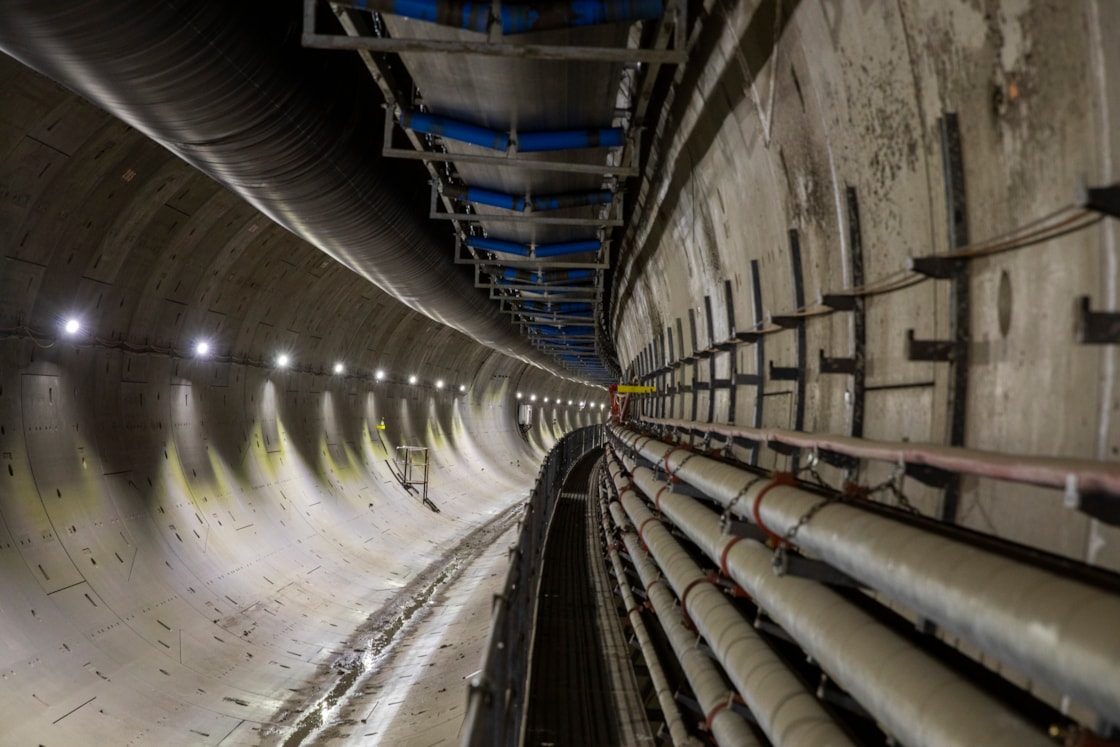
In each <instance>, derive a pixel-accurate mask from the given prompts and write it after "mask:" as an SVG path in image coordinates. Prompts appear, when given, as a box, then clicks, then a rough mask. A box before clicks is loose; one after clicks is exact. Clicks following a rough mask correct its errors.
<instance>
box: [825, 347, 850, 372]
mask: <svg viewBox="0 0 1120 747" xmlns="http://www.w3.org/2000/svg"><path fill="white" fill-rule="evenodd" d="M819 354H820V355H819V361H820V370H821V373H822V374H854V373H855V372H856V359H855V358H829V357H826V356H825V354H824V351H823V350H820V351H819Z"/></svg>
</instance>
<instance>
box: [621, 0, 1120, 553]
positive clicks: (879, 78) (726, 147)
mask: <svg viewBox="0 0 1120 747" xmlns="http://www.w3.org/2000/svg"><path fill="white" fill-rule="evenodd" d="M711 19H712V22H711V24H710V25H711V29H709V28H704V29H702V30H701V31H700V33H699V37H700V38H699V39H698V41H697V43H696V45H695V46H694V47H693V49H692V52H691V54H692V58H691V59H690V63H689V65H688V66H687V67H686V68H685V69H683V70H682V72H681V73H680V74H679V75H678V84H677V87H676V88H675V90H674V91H673V92H672V93H671V94H670V97H669V100H668V102H667V105H666V109H665V113H664V116H663V118H662V120H661V121H660V123H659V131H658V133H657V136H656V139H655V141H654V144H653V151H654V155H653V156H652V157H651V158H652V159H658V162H657V166H656V168H655V169H652V170H649V171H647V173H646V176H645V179H644V181H643V184H642V187H641V194H640V197H639V201H638V206H637V208H636V211H637V212H636V214H637V218H636V219H635V220H633V221H632V222H631V223H630V224H629V225H628V227H627V245H626V246H625V249H624V251H623V254H622V260H621V268H620V270H619V273H618V280H617V282H616V285H615V289H614V290H615V303H616V305H615V307H614V310H613V319H612V329H613V331H614V334H615V337H616V339H617V344H618V347H619V357H620V361H621V363H622V367H623V370H626V369H627V366H628V365H630V364H631V363H632V362H634V361H635V359H636V358H637V357H638V356H639V354H640V353H641V352H642V350H643V349H644V348H645V347H646V346H647V345H648V344H649V343H650V342H651V341H653V340H654V338H656V337H658V336H661V337H662V338H663V339H666V330H667V329H668V330H671V333H672V335H673V336H674V338H677V337H679V335H678V329H683V331H684V337H685V339H684V353H685V355H689V354H691V353H692V351H693V348H692V347H691V345H692V338H691V334H690V331H689V314H690V313H691V314H692V315H693V316H694V317H695V319H696V320H697V329H698V333H697V338H698V342H697V347H698V348H705V347H707V345H708V342H707V339H708V337H707V330H706V320H705V315H706V310H705V301H706V300H708V301H709V302H710V304H711V306H712V307H713V309H714V313H713V326H714V335H713V338H714V339H715V340H717V341H719V340H724V339H727V338H728V337H729V336H730V334H731V333H732V331H733V330H731V329H729V326H731V325H729V324H728V322H727V314H726V311H725V310H726V307H727V303H728V299H727V295H728V293H727V288H730V291H731V295H732V296H733V298H732V299H731V302H732V303H733V306H734V314H735V319H734V325H733V326H734V329H735V330H738V331H740V332H741V331H743V330H749V329H752V328H754V327H755V326H756V325H758V326H760V327H766V326H768V325H769V323H770V319H771V317H773V316H781V315H788V314H791V313H793V312H795V311H797V310H798V308H799V306H800V307H802V308H805V307H812V306H814V305H815V304H817V303H818V300H819V299H820V297H821V295H822V294H828V293H837V292H842V291H843V290H844V289H847V288H851V287H852V285H853V282H852V277H851V264H850V263H851V251H852V237H851V233H850V231H851V221H850V219H849V213H848V190H849V189H851V190H853V191H854V193H855V194H856V196H857V199H858V206H859V227H860V229H861V237H862V252H863V266H864V275H865V278H866V282H868V283H874V282H876V281H879V280H882V279H883V278H889V277H891V276H894V275H895V274H897V273H899V272H900V271H903V270H905V269H906V267H907V261H908V259H909V258H910V257H921V256H926V255H931V254H937V253H944V252H946V251H948V250H949V249H950V248H951V244H950V236H949V235H948V231H949V229H948V220H947V217H946V215H947V213H946V209H947V208H946V196H945V181H946V177H945V175H944V172H943V158H942V149H941V143H940V136H939V120H940V119H941V118H942V117H944V116H945V115H946V114H947V113H955V114H956V115H957V117H958V121H959V127H960V138H961V143H962V146H961V148H962V159H963V166H964V183H965V192H966V195H967V198H966V213H967V215H966V219H967V222H968V228H969V232H970V235H971V240H972V241H981V240H984V239H988V238H989V237H994V236H999V235H1002V234H1005V233H1006V232H1008V231H1011V230H1013V229H1016V228H1019V227H1020V226H1023V225H1025V224H1028V223H1031V222H1032V221H1036V220H1038V219H1040V218H1043V217H1044V216H1047V215H1050V214H1051V213H1053V212H1054V211H1056V210H1058V209H1061V208H1064V207H1067V206H1069V205H1071V203H1072V202H1073V201H1074V199H1075V190H1076V185H1077V183H1078V180H1079V179H1080V178H1082V177H1084V178H1085V179H1087V181H1088V182H1089V183H1090V184H1110V183H1112V182H1114V181H1115V180H1116V173H1117V171H1116V169H1117V164H1118V163H1120V152H1118V150H1117V144H1118V134H1117V128H1116V126H1115V122H1116V119H1115V117H1116V113H1117V106H1118V99H1120V68H1118V67H1117V62H1118V60H1117V51H1116V49H1115V46H1116V45H1115V44H1113V43H1111V42H1110V41H1109V40H1111V39H1115V38H1116V33H1117V31H1118V29H1120V26H1118V25H1117V23H1118V20H1117V8H1116V6H1115V4H1110V3H1096V2H1085V3H1061V2H1025V1H1024V2H960V3H956V2H944V3H918V2H913V3H910V2H898V3H868V2H863V3H836V2H780V3H776V2H755V3H739V4H726V3H716V4H714V5H713V8H712V10H711ZM791 231H796V232H797V239H798V243H799V249H800V255H801V256H800V267H799V270H800V272H801V274H802V276H803V282H804V300H803V301H802V303H801V304H798V303H797V301H796V299H795V297H794V295H793V292H792V291H793V285H794V284H793V268H792V267H791V264H792V259H791V250H790V243H791V239H790V232H791ZM1116 231H1117V229H1116V226H1115V221H1104V222H1101V223H1099V224H1097V225H1096V226H1094V227H1092V228H1089V229H1087V230H1084V231H1080V232H1077V233H1074V234H1072V235H1069V236H1065V237H1063V238H1060V239H1058V240H1054V241H1050V242H1048V243H1045V244H1043V245H1041V246H1034V247H1029V248H1025V249H1021V250H1017V251H1012V252H1008V253H1004V254H995V255H992V256H990V257H985V258H982V259H977V260H974V261H972V262H971V264H970V280H969V283H970V290H971V299H972V303H971V307H970V310H969V314H968V323H969V326H970V330H971V337H972V343H971V347H970V351H971V362H970V365H969V368H968V392H967V407H966V412H967V416H966V423H965V439H964V443H965V444H966V445H967V446H971V447H976V448H981V449H991V450H997V451H1005V452H1012V453H1023V454H1052V455H1068V456H1080V457H1099V458H1114V457H1115V456H1116V455H1117V454H1118V453H1120V436H1118V435H1117V433H1116V423H1115V420H1116V419H1115V417H1113V413H1114V412H1115V410H1116V408H1117V407H1118V406H1120V401H1118V399H1117V394H1116V391H1115V361H1114V353H1113V351H1112V350H1111V348H1108V347H1100V346H1090V345H1082V344H1078V343H1077V342H1076V341H1075V338H1074V334H1073V331H1074V326H1075V318H1076V310H1077V306H1076V303H1077V301H1076V300H1077V298H1078V297H1079V296H1083V295H1087V296H1089V297H1091V298H1092V299H1094V303H1098V299H1099V304H1100V305H1101V307H1107V308H1113V307H1114V305H1113V304H1112V301H1113V300H1114V298H1115V292H1116V291H1115V283H1116V277H1117V268H1116V256H1115V253H1116ZM752 262H757V266H758V268H759V273H760V280H761V283H760V285H761V291H762V292H761V296H762V315H761V316H760V317H758V318H755V317H754V316H753V315H752V305H751V288H752V286H751V283H752V275H751V271H752V270H751V264H752ZM953 308H954V307H953V305H952V303H951V299H950V296H949V284H948V283H947V282H945V281H936V280H927V281H926V282H923V283H920V284H917V285H914V286H912V287H908V288H906V289H904V290H901V291H898V292H895V293H890V294H884V295H879V296H875V297H872V298H868V299H867V300H866V313H867V346H866V353H865V356H866V358H865V364H866V376H867V381H866V385H867V392H866V398H865V402H864V408H865V413H866V416H865V426H864V429H863V432H864V435H865V436H866V437H868V438H876V439H884V440H891V441H900V440H909V441H915V442H933V443H945V442H946V432H947V427H948V424H947V417H948V415H947V413H948V405H947V403H948V401H949V397H950V393H949V384H950V382H949V378H948V374H947V365H946V364H945V363H941V362H930V361H911V360H909V359H908V356H907V350H906V342H907V330H909V329H912V330H914V337H915V338H916V339H919V340H934V339H947V338H948V337H949V335H950V319H951V316H952V314H953ZM1001 309H1002V310H1001ZM850 316H851V315H848V314H841V313H837V314H833V315H830V316H822V317H812V318H809V319H808V320H806V321H805V324H804V329H805V335H806V349H807V352H808V356H807V358H808V365H809V369H810V370H809V373H808V375H807V377H806V380H805V393H804V396H805V408H804V412H805V419H804V428H805V429H806V430H809V431H818V432H834V433H849V432H850V427H851V421H852V399H853V392H852V389H851V387H852V384H851V377H849V376H842V375H841V376H836V375H823V374H822V373H821V372H820V366H819V359H818V356H819V355H820V354H822V353H823V355H825V356H837V357H844V356H848V355H851V354H852V353H851V351H852V344H853V330H852V327H851V321H850ZM1001 316H1002V317H1003V318H1002V319H1001ZM678 323H680V325H681V326H680V327H678V326H677V324H678ZM679 342H680V340H678V339H674V346H676V345H677V344H679ZM765 345H766V348H765V350H766V355H765V358H766V363H767V364H771V365H774V366H779V367H781V366H791V365H794V364H795V363H796V357H797V354H798V353H797V349H796V345H795V335H794V334H793V333H792V332H789V333H783V334H774V335H768V336H767V337H766V340H765ZM745 347H746V346H743V348H745ZM818 351H820V352H818ZM731 355H739V356H740V357H739V360H738V371H739V372H740V373H757V371H755V369H754V366H755V358H754V355H753V352H750V351H748V350H745V349H742V348H741V349H740V350H739V352H737V353H735V352H731V353H722V354H720V355H717V356H716V364H715V365H716V368H715V377H716V378H717V379H718V378H725V377H726V376H727V373H726V370H727V366H728V360H727V359H728V358H729V357H730V356H731ZM698 372H699V379H698V380H699V381H701V382H707V381H708V380H709V379H710V378H711V377H710V374H709V369H708V366H707V364H705V365H703V366H701V367H700V368H699V369H698ZM680 376H681V377H682V378H680V379H678V382H683V383H684V384H686V385H687V384H689V383H690V382H691V380H692V379H691V377H692V373H691V368H690V367H689V366H685V367H683V369H682V373H681V374H680ZM720 394H721V393H717V394H716V395H714V396H716V401H715V403H714V407H713V408H712V410H713V412H714V415H715V417H716V419H717V420H720V421H724V422H726V421H727V420H728V419H729V418H730V419H733V422H736V423H742V424H751V423H753V422H760V423H761V424H762V425H765V426H777V427H791V422H792V418H793V416H794V411H795V406H796V398H797V393H796V386H795V384H794V383H792V382H788V381H773V380H768V381H767V382H766V383H765V392H764V396H763V398H762V401H763V406H762V413H761V418H760V419H759V420H758V421H756V420H755V419H754V418H755V398H754V397H753V396H745V395H744V394H743V393H740V394H739V396H738V398H737V400H736V407H735V409H734V411H731V409H730V403H729V402H728V400H727V399H726V397H724V398H723V399H720ZM692 396H693V395H691V394H687V393H679V394H676V395H675V396H674V397H672V398H670V400H671V402H672V405H671V406H673V407H674V416H675V417H685V418H688V417H689V416H690V415H691V413H692V399H691V398H692ZM695 396H696V397H697V399H698V400H699V402H698V405H699V406H698V411H699V414H700V415H701V418H700V419H704V418H703V416H704V415H705V414H706V413H707V412H708V406H709V403H708V397H709V396H713V395H710V394H709V392H708V391H707V390H701V391H699V392H698V393H697V394H696V395H695ZM668 406H669V405H667V407H668ZM651 407H652V405H651ZM651 412H652V410H651ZM682 412H683V413H684V415H683V416H682ZM776 463H778V458H776V457H773V456H772V457H771V461H770V462H769V465H773V464H776ZM785 463H788V462H785ZM888 473H889V468H881V469H876V468H872V469H871V470H870V471H869V473H868V474H867V475H865V476H866V477H868V478H869V482H870V481H873V480H872V479H870V478H878V477H882V476H885V475H886V474H888ZM912 491H913V495H912V496H911V497H912V498H913V499H914V500H915V502H916V504H917V505H919V506H920V507H921V508H922V509H923V510H925V511H930V512H933V511H935V510H936V505H937V504H936V501H937V495H938V491H934V490H929V489H925V488H923V487H922V486H920V485H917V484H916V483H912ZM957 519H958V521H959V522H960V523H962V524H963V525H965V526H969V527H972V528H975V529H978V530H980V531H983V532H988V533H992V534H996V535H999V536H1003V537H1007V538H1009V539H1012V540H1015V541H1018V542H1023V543H1026V544H1029V545H1034V546H1038V547H1042V548H1044V549H1046V550H1048V551H1051V552H1055V553H1059V554H1062V555H1066V556H1069V557H1073V558H1077V559H1080V560H1086V561H1089V562H1091V563H1095V564H1099V565H1103V566H1106V567H1110V568H1117V567H1120V533H1117V532H1116V531H1115V530H1114V529H1112V528H1110V527H1108V526H1106V525H1103V524H1101V523H1099V522H1097V521H1094V520H1091V519H1090V518H1088V517H1086V516H1084V515H1080V514H1077V513H1076V512H1071V511H1070V510H1069V509H1067V508H1065V507H1064V506H1063V504H1062V496H1061V495H1060V494H1058V493H1057V492H1055V491H1044V490H1036V489H1032V488H1030V487H1024V486H1019V485H1009V484H1005V483H997V482H994V481H987V480H976V479H966V480H965V481H964V484H963V486H962V496H961V502H960V505H959V508H958V513H957Z"/></svg>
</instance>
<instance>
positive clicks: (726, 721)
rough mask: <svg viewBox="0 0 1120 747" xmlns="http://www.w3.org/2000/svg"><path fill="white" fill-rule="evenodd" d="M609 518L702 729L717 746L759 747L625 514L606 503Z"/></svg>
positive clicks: (721, 677) (721, 678) (614, 504)
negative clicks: (693, 698)
mask: <svg viewBox="0 0 1120 747" xmlns="http://www.w3.org/2000/svg"><path fill="white" fill-rule="evenodd" d="M610 513H611V518H613V519H614V524H615V526H616V527H618V531H619V535H620V536H621V537H622V543H623V544H624V545H626V552H627V553H628V554H629V555H630V559H631V560H632V561H633V562H634V568H635V570H637V571H638V578H639V579H641V582H642V585H643V586H644V587H645V589H646V595H647V596H648V597H649V601H650V603H651V604H652V605H653V612H654V614H655V615H657V619H658V621H659V622H660V623H661V629H662V630H663V631H664V632H665V636H666V637H667V638H668V639H669V645H670V646H671V647H672V649H673V653H674V654H676V657H677V661H678V662H679V663H680V665H681V669H682V670H683V671H684V676H685V679H687V680H688V684H689V687H691V688H692V692H693V694H694V695H695V696H696V700H697V702H699V703H700V707H701V708H702V709H703V710H704V713H705V714H707V723H706V726H707V727H708V728H709V729H710V730H711V732H712V735H713V736H714V737H715V738H716V743H717V744H720V745H736V747H739V746H740V745H741V746H742V747H761V744H760V742H759V741H758V739H756V738H755V735H754V732H752V731H751V729H750V727H749V726H747V723H746V722H745V721H744V720H743V718H742V717H741V716H740V715H739V714H737V713H735V711H733V710H731V708H729V707H728V706H729V705H730V702H731V697H732V696H733V693H731V692H728V689H727V685H726V683H725V681H724V679H723V676H722V675H721V674H720V672H719V670H718V669H717V668H716V665H715V664H713V663H712V661H711V659H709V658H708V657H707V656H706V655H705V654H704V653H703V652H701V651H700V648H699V647H698V646H697V645H696V644H697V640H696V636H695V635H694V634H693V633H692V632H690V631H689V630H688V629H687V628H685V627H684V623H683V621H682V619H681V615H680V613H679V612H678V611H677V608H676V605H675V604H674V602H673V595H672V594H671V593H670V592H669V589H668V587H667V586H666V584H665V582H664V581H663V580H662V579H661V573H660V572H659V571H658V569H657V566H656V565H654V563H653V561H652V560H650V558H649V554H648V553H646V551H645V550H643V549H642V546H641V543H640V542H639V540H638V536H637V533H636V532H635V530H634V527H633V526H632V525H631V524H630V520H629V519H627V518H626V513H625V512H624V511H623V510H622V506H620V505H619V504H618V502H617V501H614V502H611V504H610Z"/></svg>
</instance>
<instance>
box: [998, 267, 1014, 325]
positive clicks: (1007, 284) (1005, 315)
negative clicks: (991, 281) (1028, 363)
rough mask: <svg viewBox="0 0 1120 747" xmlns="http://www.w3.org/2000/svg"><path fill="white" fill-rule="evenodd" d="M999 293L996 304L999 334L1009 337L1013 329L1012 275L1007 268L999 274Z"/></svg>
mask: <svg viewBox="0 0 1120 747" xmlns="http://www.w3.org/2000/svg"><path fill="white" fill-rule="evenodd" d="M997 295H998V298H997V299H996V304H997V308H998V310H999V334H1000V337H1007V333H1008V331H1009V330H1010V329H1011V277H1010V276H1009V275H1008V274H1007V270H1004V271H1003V272H1001V273H1000V274H999V290H998V291H997Z"/></svg>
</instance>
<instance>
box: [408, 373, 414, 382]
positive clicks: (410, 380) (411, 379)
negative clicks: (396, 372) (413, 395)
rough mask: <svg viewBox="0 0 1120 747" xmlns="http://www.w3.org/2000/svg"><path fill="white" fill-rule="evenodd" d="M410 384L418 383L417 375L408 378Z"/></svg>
mask: <svg viewBox="0 0 1120 747" xmlns="http://www.w3.org/2000/svg"><path fill="white" fill-rule="evenodd" d="M408 383H409V384H415V383H416V374H413V375H412V376H409V377H408Z"/></svg>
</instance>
